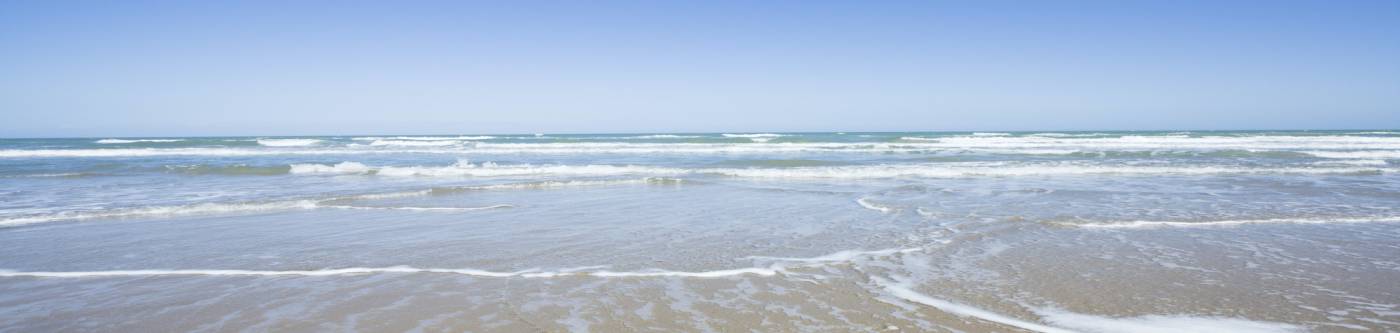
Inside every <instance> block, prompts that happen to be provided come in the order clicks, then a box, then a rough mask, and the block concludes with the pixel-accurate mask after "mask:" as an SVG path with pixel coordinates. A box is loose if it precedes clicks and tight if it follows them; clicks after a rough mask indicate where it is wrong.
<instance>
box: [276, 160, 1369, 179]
mask: <svg viewBox="0 0 1400 333" xmlns="http://www.w3.org/2000/svg"><path fill="white" fill-rule="evenodd" d="M1388 170H1391V169H1388V168H1367V167H1350V166H1347V167H1327V166H1309V167H1245V166H1136V165H1101V164H1090V163H1024V164H1014V163H1003V162H966V163H937V164H899V165H861V166H827V167H795V168H674V167H656V166H641V165H596V164H589V165H531V164H516V165H498V164H495V163H491V162H486V163H481V164H471V163H468V162H466V161H459V162H458V163H457V164H454V165H451V166H442V167H429V166H409V167H394V166H384V167H371V166H366V165H364V164H360V163H356V162H343V163H340V164H336V165H334V166H331V165H321V164H296V165H293V167H292V173H341V174H347V173H359V174H375V175H380V176H423V177H462V176H472V177H497V176H546V175H548V176H617V175H631V174H643V175H667V176H671V175H718V176H727V177H739V178H767V179H878V178H901V177H912V178H969V177H1018V176H1061V175H1129V176H1131V175H1230V174H1377V173H1385V172H1387V171H1388Z"/></svg>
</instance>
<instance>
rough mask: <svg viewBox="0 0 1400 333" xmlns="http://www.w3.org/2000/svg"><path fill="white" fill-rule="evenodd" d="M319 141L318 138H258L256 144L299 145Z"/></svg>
mask: <svg viewBox="0 0 1400 333" xmlns="http://www.w3.org/2000/svg"><path fill="white" fill-rule="evenodd" d="M319 143H321V140H318V139H258V144H259V145H263V146H268V147H301V146H311V145H315V144H319Z"/></svg>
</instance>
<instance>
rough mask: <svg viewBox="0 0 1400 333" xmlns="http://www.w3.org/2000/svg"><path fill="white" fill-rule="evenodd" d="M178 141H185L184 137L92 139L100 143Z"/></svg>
mask: <svg viewBox="0 0 1400 333" xmlns="http://www.w3.org/2000/svg"><path fill="white" fill-rule="evenodd" d="M180 141H185V139H130V140H128V139H102V140H97V141H94V142H96V143H100V144H122V143H141V142H180Z"/></svg>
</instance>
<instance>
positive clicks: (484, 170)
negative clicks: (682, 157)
mask: <svg viewBox="0 0 1400 333" xmlns="http://www.w3.org/2000/svg"><path fill="white" fill-rule="evenodd" d="M685 172H686V170H684V169H676V168H664V167H648V166H632V165H621V166H619V165H580V166H569V165H538V166H536V165H530V164H521V165H496V164H495V163H490V162H486V163H482V164H471V163H468V162H466V161H460V162H458V163H457V164H454V165H452V166H446V167H381V168H378V169H377V171H376V172H375V174H376V175H381V176H437V177H442V176H474V177H496V176H530V175H563V176H615V175H627V174H680V173H685Z"/></svg>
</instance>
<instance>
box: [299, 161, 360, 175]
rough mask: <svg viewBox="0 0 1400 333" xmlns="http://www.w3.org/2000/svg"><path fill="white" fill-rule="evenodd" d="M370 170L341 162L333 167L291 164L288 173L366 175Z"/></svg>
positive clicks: (353, 163) (356, 164)
mask: <svg viewBox="0 0 1400 333" xmlns="http://www.w3.org/2000/svg"><path fill="white" fill-rule="evenodd" d="M371 170H372V169H371V168H370V167H369V166H366V165H364V164H361V163H357V162H341V163H338V164H335V165H324V164H292V165H291V169H290V170H289V171H288V172H290V173H293V174H327V173H330V174H355V173H368V172H370V171H371Z"/></svg>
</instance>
